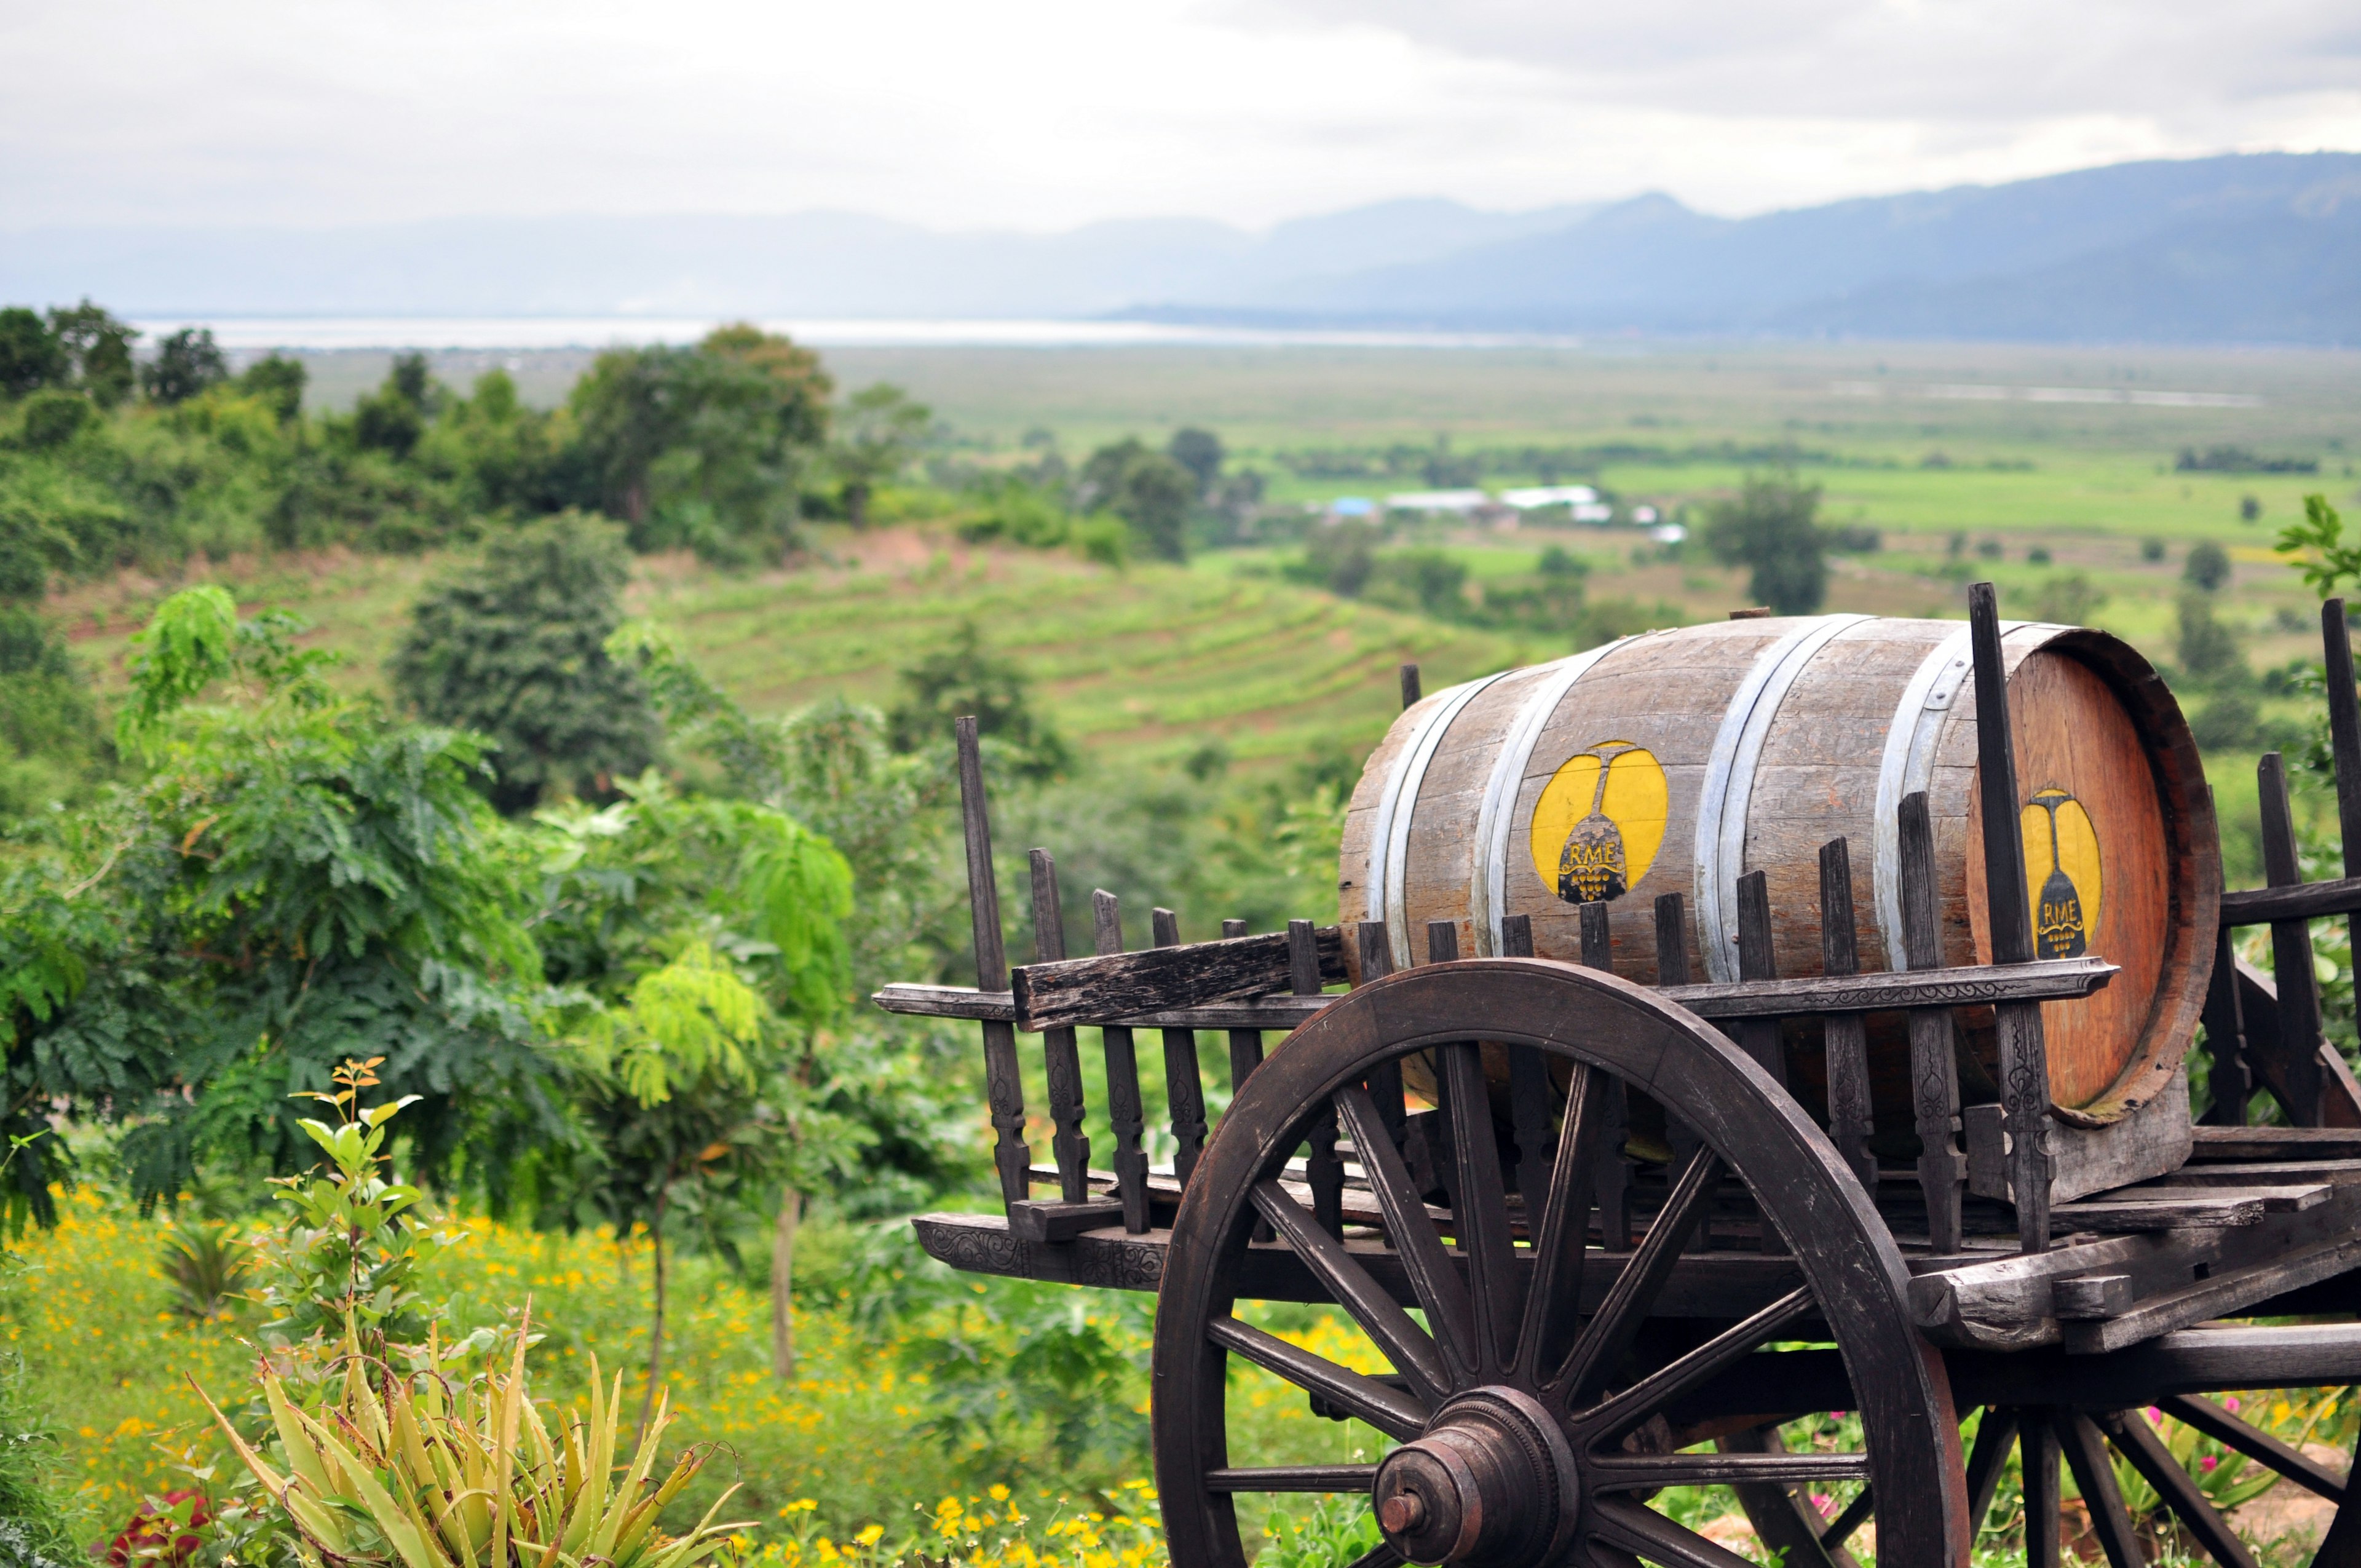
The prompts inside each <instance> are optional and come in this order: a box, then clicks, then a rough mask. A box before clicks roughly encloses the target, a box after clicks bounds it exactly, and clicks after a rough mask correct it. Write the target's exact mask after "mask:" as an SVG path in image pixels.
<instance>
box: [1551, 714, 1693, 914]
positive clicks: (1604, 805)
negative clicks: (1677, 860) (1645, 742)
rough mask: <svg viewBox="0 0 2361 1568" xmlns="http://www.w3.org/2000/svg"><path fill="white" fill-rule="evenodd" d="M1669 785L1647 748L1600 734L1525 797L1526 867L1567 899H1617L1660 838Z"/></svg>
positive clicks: (1651, 858)
mask: <svg viewBox="0 0 2361 1568" xmlns="http://www.w3.org/2000/svg"><path fill="white" fill-rule="evenodd" d="M1670 798H1671V792H1670V790H1669V789H1668V787H1667V786H1666V784H1665V783H1664V766H1663V764H1662V763H1660V762H1657V761H1656V759H1655V756H1654V754H1653V752H1651V751H1648V749H1647V748H1646V747H1644V746H1639V745H1635V744H1633V743H1632V742H1631V741H1629V740H1601V741H1599V742H1598V744H1597V745H1595V746H1586V747H1584V748H1583V749H1582V750H1581V751H1577V752H1576V753H1575V754H1574V755H1573V756H1572V757H1569V758H1568V759H1566V762H1565V766H1563V767H1561V768H1559V769H1558V771H1557V772H1556V773H1554V774H1553V775H1551V778H1550V782H1549V783H1548V784H1547V785H1545V786H1544V787H1543V790H1542V797H1541V799H1540V800H1538V801H1536V802H1535V803H1534V804H1533V821H1532V854H1533V871H1534V872H1535V873H1536V874H1537V875H1539V876H1540V878H1541V879H1542V883H1543V886H1545V887H1547V888H1548V889H1549V890H1550V891H1551V892H1552V893H1554V894H1556V895H1557V896H1558V897H1560V898H1562V899H1564V900H1565V902H1567V903H1568V904H1596V903H1598V902H1599V901H1601V900H1603V899H1609V898H1620V897H1621V896H1622V895H1623V894H1625V893H1627V892H1629V891H1630V890H1631V889H1632V888H1633V887H1636V886H1638V885H1639V883H1640V879H1641V878H1642V877H1644V876H1646V875H1647V874H1648V868H1649V867H1650V866H1652V865H1654V864H1655V863H1656V851H1657V850H1659V849H1660V848H1662V847H1663V845H1664V817H1665V815H1666V811H1667V808H1668V804H1669V801H1670Z"/></svg>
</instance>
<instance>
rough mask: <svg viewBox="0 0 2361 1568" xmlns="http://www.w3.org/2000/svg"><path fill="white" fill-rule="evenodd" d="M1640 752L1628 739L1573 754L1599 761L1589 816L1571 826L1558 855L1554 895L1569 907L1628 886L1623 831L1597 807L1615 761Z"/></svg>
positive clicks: (1603, 799)
mask: <svg viewBox="0 0 2361 1568" xmlns="http://www.w3.org/2000/svg"><path fill="white" fill-rule="evenodd" d="M1639 750H1640V748H1639V747H1638V746H1635V745H1633V744H1631V742H1630V741H1628V740H1609V741H1607V742H1604V743H1603V744H1600V745H1597V746H1592V747H1588V748H1587V749H1586V750H1584V751H1580V752H1577V753H1576V755H1578V756H1587V757H1596V758H1598V783H1597V784H1595V785H1594V786H1593V788H1592V789H1591V792H1590V813H1589V815H1588V816H1587V817H1583V818H1582V820H1581V821H1579V822H1576V824H1575V825H1574V829H1573V831H1571V832H1569V833H1568V834H1566V836H1565V849H1564V850H1560V851H1559V853H1558V858H1557V895H1558V896H1559V897H1560V898H1562V899H1564V900H1565V902H1567V903H1568V904H1596V903H1598V901H1599V900H1601V899H1608V898H1615V897H1619V896H1620V895H1621V894H1622V893H1623V891H1624V890H1625V889H1626V888H1627V887H1628V886H1629V885H1630V882H1629V870H1630V863H1629V861H1627V860H1626V859H1625V858H1624V850H1623V829H1622V828H1620V827H1619V826H1617V824H1616V821H1615V819H1614V818H1613V817H1609V816H1608V815H1607V814H1606V812H1605V811H1603V810H1602V809H1600V808H1601V807H1602V806H1604V805H1605V804H1606V801H1607V774H1608V772H1609V770H1610V769H1611V768H1613V767H1614V765H1615V759H1616V758H1618V757H1620V756H1621V755H1623V753H1625V752H1626V751H1639Z"/></svg>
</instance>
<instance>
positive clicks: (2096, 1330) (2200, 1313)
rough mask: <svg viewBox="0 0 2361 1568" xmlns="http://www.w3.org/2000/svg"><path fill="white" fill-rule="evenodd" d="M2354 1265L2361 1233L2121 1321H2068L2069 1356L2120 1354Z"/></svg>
mask: <svg viewBox="0 0 2361 1568" xmlns="http://www.w3.org/2000/svg"><path fill="white" fill-rule="evenodd" d="M2356 1265H2361V1234H2346V1235H2344V1236H2339V1237H2337V1238H2335V1239H2334V1240H2330V1241H2324V1242H2320V1243H2316V1244H2314V1245H2312V1246H2308V1247H2303V1248H2301V1249H2299V1250H2297V1251H2295V1252H2292V1253H2290V1254H2288V1255H2286V1256H2284V1257H2279V1258H2275V1259H2273V1260H2271V1261H2269V1262H2268V1263H2258V1264H2256V1265H2253V1266H2250V1267H2246V1268H2235V1269H2230V1270H2227V1271H2225V1272H2223V1273H2218V1274H2214V1275H2213V1276H2211V1277H2207V1278H2204V1279H2201V1280H2198V1281H2197V1282H2196V1283H2194V1284H2192V1285H2190V1286H2188V1287H2186V1288H2182V1289H2180V1290H2174V1291H2170V1292H2168V1293H2167V1294H2165V1295H2162V1296H2158V1297H2154V1298H2151V1299H2147V1300H2144V1301H2142V1302H2141V1303H2140V1304H2139V1305H2138V1306H2136V1307H2134V1308H2133V1309H2132V1310H2130V1311H2128V1312H2125V1313H2124V1314H2123V1315H2122V1316H2121V1317H2116V1318H2109V1319H2106V1320H2105V1321H2101V1322H2095V1323H2068V1324H2067V1325H2066V1327H2065V1333H2064V1343H2065V1345H2066V1349H2067V1351H2068V1353H2069V1354H2077V1355H2095V1354H2102V1353H2103V1352H2106V1351H2112V1350H2121V1349H2123V1348H2124V1347H2125V1345H2132V1344H2137V1343H2139V1342H2140V1341H2142V1340H2145V1339H2152V1338H2154V1337H2155V1336H2156V1335H2158V1334H2161V1333H2168V1332H2171V1331H2172V1330H2174V1329H2183V1328H2187V1327H2188V1326H2189V1325H2190V1324H2191V1323H2199V1322H2203V1321H2205V1320H2206V1319H2208V1318H2217V1317H2221V1316H2223V1315H2224V1314H2225V1313H2228V1312H2234V1311H2235V1310H2237V1309H2239V1308H2240V1307H2244V1306H2250V1305H2252V1304H2253V1303H2255V1302H2257V1301H2262V1300H2268V1299H2270V1298H2271V1297H2273V1296H2277V1295H2280V1294H2282V1293H2284V1292H2286V1291H2289V1290H2293V1289H2296V1288H2299V1287H2301V1286H2305V1285H2311V1284H2313V1283H2315V1282H2317V1281H2319V1280H2323V1279H2328V1278H2332V1277H2334V1276H2336V1275H2339V1274H2343V1273H2345V1271H2346V1270H2347V1269H2350V1268H2352V1267H2354V1266H2356Z"/></svg>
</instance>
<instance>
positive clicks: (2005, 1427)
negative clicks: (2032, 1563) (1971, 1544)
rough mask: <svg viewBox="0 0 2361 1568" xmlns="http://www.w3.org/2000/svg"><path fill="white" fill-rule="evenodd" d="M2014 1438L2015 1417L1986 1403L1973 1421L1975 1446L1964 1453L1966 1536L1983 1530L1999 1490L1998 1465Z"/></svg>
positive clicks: (1999, 1470)
mask: <svg viewBox="0 0 2361 1568" xmlns="http://www.w3.org/2000/svg"><path fill="white" fill-rule="evenodd" d="M2015 1441H2016V1417H2015V1415H2013V1414H2011V1413H2010V1412H2009V1411H2007V1410H2004V1409H2000V1408H1999V1407H1998V1406H1996V1405H1995V1406H1988V1407H1986V1408H1985V1410H1984V1419H1983V1420H1980V1421H1978V1422H1977V1423H1976V1446H1975V1448H1974V1450H1973V1451H1972V1452H1971V1453H1969V1455H1968V1530H1969V1533H1970V1538H1971V1539H1973V1538H1974V1537H1975V1536H1977V1535H1981V1534H1982V1533H1983V1528H1984V1517H1985V1516H1986V1515H1988V1514H1990V1513H1991V1512H1992V1506H1993V1496H1994V1495H1995V1494H1997V1493H1998V1492H1999V1490H2000V1476H2001V1470H2002V1467H2003V1466H2004V1465H2005V1464H2007V1463H2008V1451H2009V1446H2010V1445H2011V1444H2012V1443H2014V1442H2015Z"/></svg>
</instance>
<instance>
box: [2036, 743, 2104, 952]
mask: <svg viewBox="0 0 2361 1568" xmlns="http://www.w3.org/2000/svg"><path fill="white" fill-rule="evenodd" d="M2018 823H2019V825H2020V826H2021V827H2022V828H2023V829H2024V832H2025V885H2026V891H2027V894H2028V895H2029V897H2030V899H2031V903H2032V913H2033V952H2034V956H2035V957H2036V958H2043V959H2074V958H2080V957H2081V956H2082V954H2083V953H2085V952H2087V951H2089V950H2090V946H2091V933H2092V931H2094V930H2096V929H2098V926H2099V899H2100V897H2101V895H2102V894H2103V892H2104V888H2103V885H2102V880H2101V877H2100V872H2099V834H2098V829H2096V828H2093V827H2092V825H2091V814H2090V813H2089V812H2087V811H2085V810H2083V809H2082V803H2081V801H2079V800H2077V799H2075V798H2074V796H2073V795H2072V794H2071V793H2070V792H2069V791H2067V790H2065V789H2063V788H2061V787H2059V785H2057V784H2044V785H2043V786H2042V787H2041V788H2039V789H2037V790H2035V791H2034V792H2033V798H2032V799H2031V800H2029V801H2027V802H2026V805H2025V809H2024V811H2023V812H2022V813H2021V814H2020V815H2019V817H2018Z"/></svg>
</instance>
